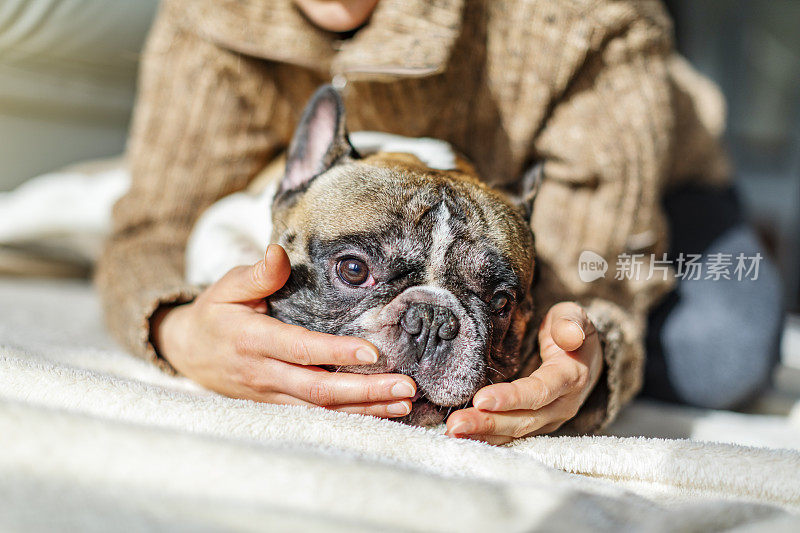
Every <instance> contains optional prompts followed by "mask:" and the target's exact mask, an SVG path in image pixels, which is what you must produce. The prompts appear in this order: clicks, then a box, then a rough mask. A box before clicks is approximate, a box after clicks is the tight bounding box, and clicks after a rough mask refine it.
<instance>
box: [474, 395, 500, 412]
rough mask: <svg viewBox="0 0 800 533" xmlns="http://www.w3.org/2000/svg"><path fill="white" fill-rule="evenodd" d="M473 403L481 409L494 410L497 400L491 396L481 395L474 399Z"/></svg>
mask: <svg viewBox="0 0 800 533" xmlns="http://www.w3.org/2000/svg"><path fill="white" fill-rule="evenodd" d="M473 405H474V406H475V407H477V408H478V409H480V410H481V411H494V410H495V409H496V408H497V400H495V399H494V398H492V397H488V398H487V397H486V396H482V397H480V398H478V399H477V400H475V401H474V402H473Z"/></svg>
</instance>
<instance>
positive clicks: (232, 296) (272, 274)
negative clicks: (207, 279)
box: [204, 244, 291, 303]
mask: <svg viewBox="0 0 800 533" xmlns="http://www.w3.org/2000/svg"><path fill="white" fill-rule="evenodd" d="M290 273H291V266H290V264H289V256H287V255H286V251H285V250H284V249H283V248H282V247H281V246H280V245H278V244H270V245H269V246H268V247H267V252H266V254H265V255H264V259H263V260H262V261H259V262H258V263H256V264H255V265H252V266H240V267H236V268H233V269H231V270H230V271H229V272H228V273H227V274H225V275H224V276H223V277H222V279H220V280H219V281H217V282H216V283H214V284H213V285H211V286H210V287H209V288H208V289H206V292H205V293H204V296H205V297H206V298H208V299H210V300H211V301H213V302H217V303H242V302H251V301H253V300H260V299H263V298H266V297H267V296H269V295H271V294H272V293H274V292H275V291H277V290H278V289H280V288H281V287H283V285H284V284H285V283H286V280H288V279H289V274H290Z"/></svg>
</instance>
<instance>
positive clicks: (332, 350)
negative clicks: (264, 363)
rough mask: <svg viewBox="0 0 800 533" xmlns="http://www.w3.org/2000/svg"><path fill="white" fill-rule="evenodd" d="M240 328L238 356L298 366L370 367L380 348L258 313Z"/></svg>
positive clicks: (237, 336)
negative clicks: (271, 359)
mask: <svg viewBox="0 0 800 533" xmlns="http://www.w3.org/2000/svg"><path fill="white" fill-rule="evenodd" d="M237 329H238V332H237V333H236V340H235V350H236V352H237V353H238V354H239V355H244V356H251V357H258V356H261V357H271V358H273V359H279V360H281V361H286V362H287V363H294V364H298V365H338V366H342V365H369V364H372V363H375V362H376V361H377V360H378V350H377V348H375V346H373V345H372V344H370V343H369V342H367V341H365V340H363V339H359V338H356V337H340V336H338V335H328V334H326V333H318V332H316V331H309V330H307V329H305V328H303V327H300V326H295V325H292V324H285V323H283V322H281V321H279V320H276V319H274V318H272V317H269V316H265V315H260V314H257V313H253V314H252V315H249V316H248V317H247V319H246V321H245V322H244V323H243V324H242V325H241V326H237Z"/></svg>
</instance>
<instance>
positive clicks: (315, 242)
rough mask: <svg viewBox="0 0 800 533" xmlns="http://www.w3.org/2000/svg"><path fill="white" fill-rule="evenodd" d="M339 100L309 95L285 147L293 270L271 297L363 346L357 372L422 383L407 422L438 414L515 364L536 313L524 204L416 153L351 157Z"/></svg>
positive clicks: (281, 194)
mask: <svg viewBox="0 0 800 533" xmlns="http://www.w3.org/2000/svg"><path fill="white" fill-rule="evenodd" d="M343 115H344V111H343V107H342V103H341V100H340V99H339V96H338V94H337V93H336V92H335V91H334V90H333V89H331V88H329V87H325V88H323V89H321V90H320V91H318V92H317V93H316V95H315V96H314V98H313V99H312V101H311V102H310V104H309V106H308V107H307V108H306V112H305V114H304V116H303V119H302V121H301V124H300V126H299V127H298V131H297V133H296V134H295V138H294V140H293V142H292V145H291V147H290V149H289V156H288V160H287V167H286V173H285V175H284V177H283V180H282V182H281V184H280V186H279V189H278V193H277V195H276V197H275V200H274V205H273V228H274V230H273V241H274V242H279V243H280V244H281V245H282V246H283V247H284V248H285V249H286V251H287V253H288V255H289V258H290V260H291V263H292V274H291V277H290V279H289V281H288V283H287V284H286V286H285V287H284V288H283V289H282V290H281V291H279V292H278V293H276V294H275V295H274V296H273V297H272V298H270V308H271V314H272V315H273V316H275V317H276V318H278V319H280V320H283V321H285V322H289V323H293V324H298V325H301V326H304V327H306V328H308V329H312V330H316V331H322V332H326V333H332V334H337V335H353V336H356V337H361V338H364V339H367V340H368V341H370V342H372V343H373V344H374V345H375V346H376V347H377V348H378V350H379V351H380V354H381V356H380V358H379V360H378V362H377V363H376V364H374V365H370V366H366V367H365V366H353V367H345V368H344V369H343V370H346V371H350V372H361V373H378V372H400V373H403V374H407V375H409V376H410V377H412V378H413V379H414V380H415V381H416V383H417V387H418V396H419V397H418V398H416V399H415V401H414V404H413V408H412V411H411V414H410V415H408V417H407V421H408V422H411V423H415V424H421V425H428V424H433V423H438V422H441V421H442V420H443V418H444V415H445V411H446V410H447V408H448V407H453V406H459V405H462V404H465V403H467V402H468V401H469V400H470V399H471V398H472V396H473V394H474V393H475V392H476V391H477V390H478V389H479V388H481V387H482V386H484V385H486V384H488V383H490V382H498V381H504V380H507V379H508V378H510V377H511V376H512V375H513V374H514V373H515V372H516V371H517V370H518V369H519V366H520V364H521V363H522V361H521V354H520V348H521V345H522V342H523V338H524V337H525V334H526V330H527V328H528V322H529V318H530V315H531V297H530V294H529V292H530V286H531V277H532V272H533V237H532V235H531V232H530V229H529V224H528V221H527V220H526V217H525V215H524V210H523V209H521V208H519V207H518V206H517V205H516V204H515V203H514V202H513V201H512V200H511V199H510V198H509V197H507V196H505V195H503V194H501V193H500V192H498V191H495V190H493V189H491V188H489V187H487V186H486V185H484V184H483V183H481V182H480V181H479V180H478V179H477V178H475V177H474V175H472V174H471V173H469V172H466V171H462V170H452V171H440V170H433V169H430V168H428V167H426V166H424V165H423V164H422V163H421V162H420V161H419V160H418V159H416V158H415V157H413V156H408V155H402V154H394V155H392V154H376V155H372V156H369V157H366V158H363V159H361V158H359V156H358V155H357V154H356V153H355V151H354V150H353V149H352V147H351V146H350V143H349V141H348V140H347V136H346V133H345V129H344V116H343Z"/></svg>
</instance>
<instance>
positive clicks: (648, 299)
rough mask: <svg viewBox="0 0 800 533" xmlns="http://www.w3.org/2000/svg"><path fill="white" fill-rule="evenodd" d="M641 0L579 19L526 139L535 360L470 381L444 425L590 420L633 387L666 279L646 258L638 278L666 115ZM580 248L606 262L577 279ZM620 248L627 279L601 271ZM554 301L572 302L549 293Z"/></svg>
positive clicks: (657, 242)
mask: <svg viewBox="0 0 800 533" xmlns="http://www.w3.org/2000/svg"><path fill="white" fill-rule="evenodd" d="M653 5H654V4H647V5H645V3H642V4H637V3H633V2H628V3H624V2H623V3H620V4H619V5H617V6H610V5H605V4H604V5H602V6H601V7H599V8H598V9H597V10H596V12H590V13H587V14H586V15H587V16H586V18H585V20H583V19H582V24H583V25H584V27H592V28H595V31H596V34H595V35H593V36H592V37H593V41H594V42H595V43H596V44H595V46H596V49H594V50H590V53H589V55H588V56H587V57H586V58H585V59H584V60H583V61H582V62H581V63H580V64H579V65H578V66H577V68H576V70H575V74H574V75H573V76H572V77H571V78H570V79H569V82H568V83H567V84H566V86H565V90H564V93H563V94H562V95H560V97H559V98H557V100H556V101H555V102H554V105H553V107H552V110H551V112H550V115H549V117H548V118H547V120H546V122H545V123H544V125H543V127H542V128H541V131H540V133H539V134H538V136H537V137H536V140H535V151H536V153H537V154H538V155H539V156H540V157H541V159H542V160H543V161H544V180H543V182H542V184H541V186H540V189H539V192H538V195H537V197H536V201H535V205H534V207H533V219H532V227H533V229H534V234H535V238H536V252H537V276H538V278H537V280H536V282H535V283H536V288H535V289H534V294H535V300H536V305H537V312H538V313H540V314H541V315H544V314H545V313H548V315H547V318H546V319H545V320H544V322H543V325H542V328H541V330H540V332H539V341H540V349H541V357H542V361H543V364H542V365H541V366H540V367H539V368H538V369H537V370H536V371H535V372H533V374H531V375H527V376H526V375H523V376H522V377H521V378H520V379H519V380H517V381H515V382H513V383H511V384H497V385H491V386H489V387H486V388H484V389H482V390H481V391H479V392H478V393H477V394H476V396H475V399H474V402H473V403H474V405H475V406H476V407H473V408H471V409H467V410H463V411H460V412H458V413H455V414H454V416H451V420H449V421H448V428H449V431H450V433H451V434H461V435H464V436H466V435H471V436H473V437H476V438H481V439H483V440H487V441H490V442H496V443H499V442H507V441H508V440H510V439H511V438H513V437H521V436H526V435H531V434H539V433H547V432H551V431H554V430H555V429H557V428H559V427H562V425H563V429H565V430H568V431H574V432H578V433H591V432H595V431H598V430H599V429H601V428H603V427H604V426H605V425H607V424H608V423H609V422H610V421H611V420H613V418H614V417H615V416H616V414H617V412H618V411H619V409H620V408H621V407H622V406H623V405H624V404H625V403H626V402H628V401H629V400H630V399H631V398H632V397H633V396H634V395H635V394H636V392H638V390H639V388H640V385H641V380H642V372H643V360H644V333H645V323H646V313H647V311H648V309H649V308H650V306H651V305H652V304H653V303H654V302H655V300H657V299H658V298H659V297H660V296H661V295H663V294H664V293H665V292H666V291H667V290H668V288H669V287H670V286H671V283H672V280H671V277H670V276H671V275H670V274H668V275H667V276H666V279H665V276H663V275H662V274H660V273H659V272H658V271H656V273H655V275H654V277H652V278H650V279H648V275H649V265H650V261H649V259H650V254H656V257H657V258H658V259H660V254H661V253H662V252H664V251H666V239H667V235H666V227H665V220H664V214H663V212H662V208H661V206H660V198H661V193H662V190H663V187H664V183H665V181H666V177H667V174H668V172H669V171H670V163H669V162H670V158H671V157H672V156H673V154H672V149H673V145H674V138H673V136H674V123H675V117H674V110H673V107H672V104H673V102H672V96H673V95H672V89H671V83H670V80H669V76H668V70H667V62H668V59H669V57H670V55H671V53H672V48H671V40H670V36H669V27H668V23H667V22H666V19H665V17H663V16H661V17H657V16H656V17H654V16H653V15H654V13H653V9H652V7H653ZM639 6H642V10H643V11H648V12H647V13H639V12H638V11H637V10H638V9H639ZM593 18H596V19H597V20H593ZM556 63H557V62H556ZM584 251H591V252H594V253H596V254H598V255H599V256H601V257H602V258H604V259H605V260H606V261H607V262H608V271H607V272H606V273H605V277H603V278H599V279H597V280H595V281H591V282H584V281H582V280H581V278H580V276H579V258H580V256H581V253H582V252H584ZM622 253H629V254H634V253H635V254H643V257H642V258H641V261H642V265H641V273H640V275H639V276H638V279H627V278H626V279H620V280H617V279H615V270H616V266H617V257H618V256H619V254H622ZM564 301H571V302H574V303H573V304H564V303H561V304H559V305H556V304H558V303H559V302H564ZM541 315H540V316H541ZM570 321H573V322H575V323H577V325H578V326H579V327H577V328H576V327H574V326H572V325H570ZM598 360H601V361H602V365H601V366H602V370H601V372H597V371H596V370H597V368H598V365H597V363H598ZM598 374H599V376H598ZM481 405H488V406H490V407H491V409H488V408H484V409H478V408H477V406H481ZM465 430H467V431H465Z"/></svg>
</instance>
